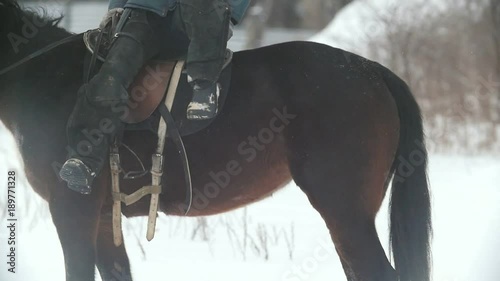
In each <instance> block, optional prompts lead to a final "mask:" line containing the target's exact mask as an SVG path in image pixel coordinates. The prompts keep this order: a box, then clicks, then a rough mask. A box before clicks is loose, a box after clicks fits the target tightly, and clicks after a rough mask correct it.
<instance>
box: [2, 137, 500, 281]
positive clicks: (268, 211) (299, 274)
mask: <svg viewBox="0 0 500 281" xmlns="http://www.w3.org/2000/svg"><path fill="white" fill-rule="evenodd" d="M0 136H2V143H3V144H7V146H3V150H2V151H1V152H2V156H4V157H3V158H2V159H15V158H16V152H15V149H14V148H13V147H14V144H13V140H12V139H11V138H10V137H5V136H6V134H5V133H4V131H3V133H2V132H0ZM6 148H7V149H6ZM8 169H19V166H18V164H17V163H16V161H11V163H10V164H7V165H6V163H2V165H1V167H0V174H5V172H6V170H8ZM499 172H500V157H493V156H481V157H479V156H478V157H472V156H467V157H466V156H450V155H431V157H430V182H431V185H432V194H433V208H434V210H433V216H434V231H435V237H434V242H433V247H432V249H433V255H434V280H437V281H471V280H474V281H493V280H497V279H487V278H486V277H485V272H486V271H484V270H482V271H481V274H479V275H478V274H477V272H478V269H484V268H488V266H487V264H490V265H491V266H490V267H491V268H495V267H493V266H496V264H498V262H500V259H499V258H498V255H494V254H495V252H496V251H495V249H494V248H492V246H491V245H495V243H494V242H495V239H496V238H497V237H498V233H500V232H499V227H500V220H499V217H500V173H499ZM21 177H22V175H21ZM21 185H22V186H20V187H19V189H18V191H19V193H18V202H20V203H21V204H23V202H28V203H29V206H21V205H18V208H20V212H22V213H21V214H20V215H19V218H20V222H19V223H20V227H19V228H18V229H19V230H18V231H19V232H18V236H17V240H18V245H19V246H18V253H17V255H18V265H17V273H16V274H11V273H8V272H7V271H6V265H5V261H3V262H1V263H0V264H2V266H1V267H2V268H0V280H6V281H25V280H53V281H59V280H61V281H62V280H64V262H63V258H62V251H61V247H60V245H59V241H58V239H57V235H56V232H55V228H54V226H53V225H52V223H51V221H50V218H49V216H48V210H47V205H46V203H45V202H43V201H41V199H39V198H38V196H37V195H34V194H33V192H31V190H30V189H26V185H25V184H21ZM24 189H26V190H24ZM2 196H4V195H3V194H2ZM2 205H3V204H2ZM26 208H29V209H30V211H29V212H28V211H26ZM21 209H22V210H21ZM29 218H31V219H29ZM2 221H3V223H2V224H6V221H5V219H2ZM495 221H496V222H497V223H498V224H496V225H495V224H494V223H493V222H495ZM387 224H388V222H387V204H386V203H385V204H384V206H383V207H382V210H381V212H380V214H379V216H378V219H377V227H378V231H379V236H380V238H381V240H382V242H383V244H384V245H385V247H386V249H387V241H388V231H387ZM195 225H197V219H185V218H171V217H170V218H169V217H166V216H161V219H160V223H159V226H158V230H157V235H156V238H155V239H154V240H153V241H152V242H147V241H146V239H145V237H144V236H145V221H144V220H143V219H129V220H126V221H125V223H124V226H125V241H126V245H127V250H128V252H129V256H130V258H131V262H132V266H133V277H134V278H135V279H134V280H138V281H141V280H152V278H155V279H154V280H167V279H169V280H170V279H173V280H176V279H181V278H182V280H186V281H190V280H235V279H238V280H248V281H250V280H252V281H254V280H269V281H271V280H272V281H275V280H284V281H285V280H308V281H313V280H336V281H341V280H345V277H344V274H343V271H342V268H341V266H340V263H339V260H338V257H337V255H336V253H335V251H334V248H333V245H332V243H331V242H330V240H329V235H328V232H327V229H326V227H325V225H324V223H323V221H322V220H321V218H320V216H319V215H318V214H317V213H316V211H314V210H313V209H312V207H311V206H310V204H309V202H308V201H307V199H306V197H305V195H304V194H303V193H302V192H301V191H300V190H299V189H298V188H297V187H296V186H295V185H293V184H291V185H290V186H288V187H287V188H286V189H284V190H283V191H281V192H278V193H277V194H275V195H274V196H273V197H271V198H269V199H267V200H265V201H262V202H260V203H257V204H255V205H252V206H250V207H248V208H247V209H246V210H239V211H236V212H233V213H229V214H224V215H221V216H214V217H210V218H208V227H207V228H206V229H205V230H206V231H205V235H202V233H201V231H199V232H198V233H197V234H196V235H193V229H194V226H195ZM2 228H3V227H2ZM245 228H246V229H247V230H246V232H247V234H246V235H245V234H244V230H245ZM495 228H496V234H495ZM0 233H1V235H0V245H1V248H0V249H2V256H3V258H2V259H4V260H5V255H4V254H3V253H4V250H3V249H5V248H4V247H5V245H6V239H7V237H6V232H5V231H1V232H0ZM193 236H194V237H193ZM203 237H204V238H203ZM244 237H246V238H247V239H246V240H245V239H244ZM262 237H265V238H267V240H268V241H267V243H263V242H262V241H263V240H262V239H259V238H262ZM245 241H246V242H245ZM245 243H246V247H245V246H244V245H245ZM264 244H267V247H264V246H263V245H264ZM496 245H497V246H499V245H498V243H497V244H496ZM266 249H267V251H266ZM497 250H500V247H498V248H497ZM317 251H322V253H324V255H321V256H318V255H316V254H315V253H316V252H317ZM488 252H491V253H492V256H488V255H485V254H486V253H488ZM266 253H267V256H268V259H267V260H266V258H265V256H266ZM290 254H291V255H292V258H290ZM495 257H496V261H495ZM485 264H486V265H485ZM162 274H163V275H162ZM98 280H99V279H98Z"/></svg>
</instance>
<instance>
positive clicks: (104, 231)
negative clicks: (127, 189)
mask: <svg viewBox="0 0 500 281" xmlns="http://www.w3.org/2000/svg"><path fill="white" fill-rule="evenodd" d="M96 263H97V268H98V269H99V273H100V274H101V278H102V280H103V281H132V275H131V273H130V263H129V259H128V256H127V251H126V250H125V243H122V244H121V245H120V246H118V247H116V246H115V244H114V242H113V221H112V215H111V209H109V210H106V212H105V213H103V214H101V219H100V221H99V230H98V235H97V261H96Z"/></svg>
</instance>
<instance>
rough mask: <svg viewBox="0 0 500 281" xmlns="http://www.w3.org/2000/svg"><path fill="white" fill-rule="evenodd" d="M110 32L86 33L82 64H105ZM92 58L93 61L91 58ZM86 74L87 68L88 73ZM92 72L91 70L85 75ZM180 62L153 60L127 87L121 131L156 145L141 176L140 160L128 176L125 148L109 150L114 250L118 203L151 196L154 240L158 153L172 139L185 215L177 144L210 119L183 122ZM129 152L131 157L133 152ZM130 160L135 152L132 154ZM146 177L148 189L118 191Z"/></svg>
mask: <svg viewBox="0 0 500 281" xmlns="http://www.w3.org/2000/svg"><path fill="white" fill-rule="evenodd" d="M112 34H113V33H112V32H111V31H106V30H105V31H101V30H99V29H95V30H90V31H87V32H86V33H85V34H84V36H83V39H84V43H85V45H86V47H87V49H88V50H89V56H88V58H87V59H90V62H89V63H88V64H87V63H86V64H85V65H86V66H88V67H90V68H91V67H92V66H93V65H94V64H95V65H96V66H98V67H100V65H102V63H103V62H104V60H105V58H106V56H107V53H108V51H109V49H110V48H111V45H112V40H113V36H111V35H112ZM90 55H92V58H90ZM231 59H232V52H231V51H230V50H227V52H226V60H225V64H224V68H223V71H222V73H221V75H220V79H219V81H218V83H219V84H220V89H221V90H220V96H219V110H218V111H219V113H220V112H221V111H222V108H223V106H224V103H225V100H226V97H227V95H228V92H229V84H230V79H231ZM90 70H91V69H90ZM86 72H87V73H91V71H86ZM187 81H188V80H187V74H186V72H185V63H184V60H183V58H170V59H154V60H152V61H150V62H148V63H147V64H146V65H145V66H144V67H143V68H142V70H141V71H140V72H139V74H138V75H137V77H136V78H135V81H134V82H133V83H132V85H131V86H130V87H129V89H128V91H129V101H128V103H127V106H128V109H129V114H128V115H127V116H126V118H125V119H124V120H123V122H125V123H126V128H125V130H149V131H153V132H155V133H156V134H157V135H158V145H157V149H156V152H155V154H153V155H152V167H151V169H150V170H149V171H146V169H145V168H144V165H143V164H142V160H141V159H139V158H137V160H138V161H139V163H140V165H141V167H143V171H138V172H129V173H126V174H125V175H123V176H122V174H124V170H123V169H122V167H121V163H120V150H119V148H120V147H121V146H125V147H126V148H128V146H126V144H123V143H121V142H119V141H118V140H116V141H115V143H114V144H113V145H112V146H111V147H110V157H109V159H110V168H111V183H112V186H111V190H112V197H113V215H112V217H113V241H114V244H115V245H116V246H119V245H121V244H122V243H123V238H122V237H123V235H122V229H121V203H125V205H127V206H128V205H130V204H133V203H135V202H137V201H139V200H140V199H141V198H143V197H144V196H146V195H151V203H150V209H149V218H148V228H147V235H146V238H147V239H148V240H149V241H150V240H152V239H153V237H154V232H155V227H156V217H157V212H158V207H159V195H160V194H161V192H162V183H161V180H162V175H163V163H164V161H163V157H164V156H163V150H164V147H165V139H166V137H167V135H168V136H170V137H172V139H173V141H174V143H175V144H176V145H177V147H178V149H179V152H180V153H181V159H183V160H184V161H183V167H184V173H185V182H186V185H187V186H186V204H185V205H186V206H188V207H187V209H186V210H185V212H186V214H187V212H188V211H189V208H190V206H191V202H192V185H191V176H190V171H189V163H188V162H187V155H186V151H185V149H184V145H183V143H182V136H187V135H191V134H194V133H196V132H198V131H201V130H203V129H205V128H206V127H208V126H209V125H210V124H211V123H212V122H213V120H214V119H216V118H217V117H216V118H213V119H209V120H188V119H187V118H186V110H187V106H188V104H189V102H190V101H191V99H192V96H193V91H192V88H191V86H190V85H189V84H188V82H187ZM132 153H134V152H133V151H132ZM134 155H135V153H134ZM148 173H150V174H151V177H152V179H151V182H152V183H151V185H150V186H143V187H142V188H139V189H138V190H137V191H136V192H134V193H133V194H130V195H129V194H124V193H121V192H120V180H127V179H136V178H138V177H142V176H145V175H147V174H148Z"/></svg>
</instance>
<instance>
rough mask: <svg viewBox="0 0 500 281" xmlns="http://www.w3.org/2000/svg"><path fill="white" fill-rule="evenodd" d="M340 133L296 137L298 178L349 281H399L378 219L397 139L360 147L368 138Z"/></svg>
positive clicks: (293, 151) (292, 153)
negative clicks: (362, 140)
mask: <svg viewBox="0 0 500 281" xmlns="http://www.w3.org/2000/svg"><path fill="white" fill-rule="evenodd" d="M303 128H305V127H303ZM316 129H317V128H316ZM306 130H307V129H306ZM296 132H297V131H296ZM338 134H339V136H341V137H331V138H328V137H326V135H323V136H321V137H316V135H315V132H314V131H312V130H311V131H307V132H304V131H302V132H301V133H300V134H299V133H295V134H294V138H293V139H291V140H290V141H289V145H290V147H289V161H290V170H291V172H292V176H293V179H294V180H295V182H296V183H297V185H298V186H299V187H300V188H301V189H302V190H303V191H304V192H305V193H306V194H307V196H308V198H309V200H310V202H311V204H312V205H313V207H314V208H315V209H316V210H317V211H318V212H319V213H320V214H321V216H322V217H323V219H324V220H325V222H326V225H327V227H328V229H329V230H330V235H331V237H332V240H333V242H334V244H335V248H336V250H337V253H338V255H339V257H340V260H341V262H342V265H343V267H344V271H345V273H346V276H347V278H348V280H349V281H396V280H397V277H396V272H395V270H394V269H393V268H392V266H391V264H390V263H389V261H388V259H387V257H386V255H385V253H384V250H383V248H382V245H381V243H380V241H379V238H378V236H377V232H376V229H375V223H374V221H375V216H376V213H377V212H378V210H379V208H380V205H381V203H382V200H383V198H384V195H385V191H386V180H387V176H388V174H389V170H390V168H391V165H392V158H393V156H392V155H393V154H394V151H393V150H394V149H395V147H396V144H397V137H396V138H394V139H392V138H389V140H384V141H381V142H378V141H377V140H375V139H373V138H372V139H371V140H370V145H368V142H367V143H366V144H365V145H360V142H359V141H357V140H359V139H364V137H362V136H352V134H356V133H351V135H348V134H343V133H342V132H339V133H338Z"/></svg>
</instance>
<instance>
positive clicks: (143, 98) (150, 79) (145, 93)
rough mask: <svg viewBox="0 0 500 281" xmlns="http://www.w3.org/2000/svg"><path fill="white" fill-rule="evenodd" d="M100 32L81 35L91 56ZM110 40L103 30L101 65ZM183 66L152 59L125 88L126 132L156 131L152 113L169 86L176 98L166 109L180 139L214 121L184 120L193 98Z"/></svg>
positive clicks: (226, 74) (225, 75)
mask: <svg viewBox="0 0 500 281" xmlns="http://www.w3.org/2000/svg"><path fill="white" fill-rule="evenodd" d="M99 32H100V30H99V29H94V30H89V31H87V32H85V33H84V35H83V41H84V42H85V45H86V46H87V49H88V50H89V52H90V54H94V50H95V49H96V46H97V43H98V41H99ZM112 40H113V38H112V36H109V35H108V32H106V31H104V36H102V39H101V44H99V48H98V49H99V52H98V54H97V55H96V56H97V58H98V60H99V61H100V62H101V63H102V62H104V60H105V59H104V58H106V56H107V54H108V52H109V49H110V48H111V45H112V44H111V42H112ZM162 55H164V54H162ZM232 58H233V52H232V51H231V50H229V49H228V50H227V51H226V59H225V62H224V67H223V70H222V73H221V75H220V77H219V81H218V83H219V85H220V87H221V90H220V96H219V112H221V111H222V108H223V107H224V104H225V101H226V98H227V94H228V92H229V85H230V81H231V60H232ZM181 64H182V65H181ZM184 65H185V64H184V59H183V58H170V59H154V60H152V61H150V62H148V63H147V64H146V65H145V66H144V67H143V68H142V69H141V71H140V72H139V74H138V75H137V77H136V79H135V81H134V82H133V83H132V85H131V86H130V88H129V89H128V90H129V97H130V100H129V102H128V109H129V112H130V114H128V116H127V117H126V119H125V120H124V122H125V123H127V126H126V130H150V131H155V129H154V127H155V126H154V124H158V119H159V114H154V113H156V112H157V109H158V106H159V105H160V103H161V102H162V101H163V100H164V98H165V95H166V91H167V89H168V87H169V85H174V86H176V89H173V90H174V91H175V93H174V94H175V97H174V100H173V104H172V108H171V109H169V110H170V111H171V113H172V116H173V118H174V120H175V124H176V126H177V128H178V130H179V133H180V134H181V136H187V135H191V134H194V133H197V132H199V131H201V130H203V129H205V128H206V127H208V126H209V125H210V124H211V123H212V122H213V121H214V120H215V119H216V118H213V119H208V120H188V119H187V118H186V110H187V106H188V104H189V102H190V101H191V99H192V97H193V91H192V88H191V86H190V85H189V84H188V82H187V81H188V80H187V74H186V72H185V68H184ZM175 70H177V73H176V75H175V76H173V74H174V71H175ZM179 71H180V73H179Z"/></svg>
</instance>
